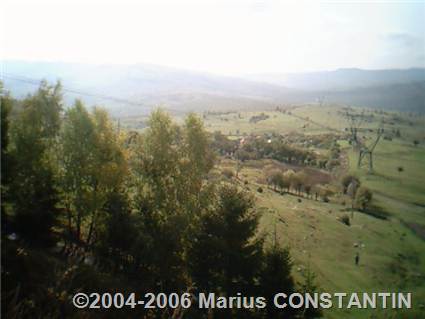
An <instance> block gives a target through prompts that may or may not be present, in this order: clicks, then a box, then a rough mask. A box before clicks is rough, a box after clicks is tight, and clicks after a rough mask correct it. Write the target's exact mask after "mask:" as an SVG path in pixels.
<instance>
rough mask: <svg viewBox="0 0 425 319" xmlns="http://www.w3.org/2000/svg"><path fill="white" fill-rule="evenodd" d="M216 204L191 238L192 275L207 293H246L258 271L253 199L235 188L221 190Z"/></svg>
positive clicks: (259, 252)
mask: <svg viewBox="0 0 425 319" xmlns="http://www.w3.org/2000/svg"><path fill="white" fill-rule="evenodd" d="M216 201H217V204H216V206H215V207H214V208H213V209H212V210H211V211H209V212H205V213H204V215H203V216H201V218H200V220H199V227H198V229H197V230H196V231H195V232H194V234H193V238H192V239H193V240H192V245H191V248H190V250H189V263H190V269H191V274H192V276H193V278H194V281H195V282H196V283H197V284H198V285H199V287H200V288H202V289H205V290H206V291H218V292H223V293H226V294H227V295H229V296H230V295H234V294H236V293H237V292H240V291H244V292H246V293H248V292H249V291H250V290H251V289H252V287H254V286H255V283H254V281H255V278H256V276H257V275H258V271H259V269H260V268H261V267H260V266H261V263H260V262H261V256H262V240H260V239H257V238H256V237H255V235H256V231H257V226H258V218H259V216H258V214H257V213H256V211H255V210H254V202H253V199H252V197H250V196H248V195H247V194H246V193H244V192H243V191H240V190H238V189H237V187H236V186H233V185H224V186H222V187H221V188H220V189H219V190H218V195H217V199H216Z"/></svg>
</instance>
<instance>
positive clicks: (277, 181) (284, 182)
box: [264, 168, 333, 201]
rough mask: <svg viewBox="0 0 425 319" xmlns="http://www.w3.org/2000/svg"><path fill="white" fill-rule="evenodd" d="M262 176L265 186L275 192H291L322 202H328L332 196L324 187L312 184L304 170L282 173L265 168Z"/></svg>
mask: <svg viewBox="0 0 425 319" xmlns="http://www.w3.org/2000/svg"><path fill="white" fill-rule="evenodd" d="M264 174H265V178H266V181H267V184H268V185H269V186H272V187H273V189H274V190H275V191H276V190H279V191H281V192H287V193H291V192H292V193H294V194H295V195H298V196H302V195H303V194H305V196H306V197H307V198H309V197H312V196H314V198H315V199H316V200H317V199H318V197H320V198H322V200H323V201H328V200H329V196H331V195H332V194H333V192H332V191H331V190H330V189H329V188H328V187H326V186H325V185H321V184H318V183H314V182H313V181H312V180H311V179H310V178H309V175H308V173H307V172H306V171H304V170H300V171H298V172H295V171H293V170H291V169H288V170H286V171H282V170H280V169H277V168H266V169H265V172H264Z"/></svg>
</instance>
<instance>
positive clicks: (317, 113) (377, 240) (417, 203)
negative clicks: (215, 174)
mask: <svg viewBox="0 0 425 319" xmlns="http://www.w3.org/2000/svg"><path fill="white" fill-rule="evenodd" d="M354 112H356V113H358V114H361V113H364V114H373V115H374V116H373V118H372V119H371V120H370V121H368V122H366V123H364V125H363V126H362V127H364V128H366V129H367V130H366V131H365V132H361V133H360V134H359V135H361V136H360V138H361V139H362V141H364V142H363V143H365V144H370V143H372V142H373V141H374V140H375V139H376V134H377V133H376V129H377V128H379V127H382V128H384V137H385V138H384V137H383V138H381V139H380V140H379V142H378V143H377V145H376V147H375V150H374V151H373V165H374V169H373V172H371V173H369V172H368V167H367V165H364V164H362V165H361V167H360V168H359V167H358V157H359V150H358V149H356V148H355V147H353V146H352V145H350V144H349V143H348V142H347V140H348V137H349V134H348V132H347V131H346V128H348V127H349V124H348V121H347V118H346V117H345V116H344V111H343V109H342V108H341V107H338V106H324V107H322V108H321V107H319V106H318V105H306V106H297V107H290V108H288V109H287V110H286V111H285V113H282V112H280V111H267V112H266V111H265V112H264V113H262V112H235V113H228V114H214V115H209V114H207V115H206V116H204V120H205V124H206V128H207V129H208V130H210V131H211V132H214V131H217V130H220V131H221V132H223V133H224V134H229V135H230V138H236V137H235V136H233V135H239V136H249V135H263V134H268V135H270V136H271V134H273V133H274V134H282V135H288V134H299V135H320V134H336V135H335V138H337V139H338V143H339V145H340V146H341V152H340V155H339V157H340V163H339V165H338V166H336V167H335V168H333V169H330V170H329V169H316V170H318V171H323V172H324V173H326V174H328V175H330V176H331V177H330V180H329V186H330V187H331V188H332V189H333V190H334V192H333V194H332V195H331V196H330V198H329V201H327V202H325V201H323V200H321V199H318V200H316V199H314V198H313V196H307V195H305V194H302V195H295V194H294V193H293V192H291V193H288V192H283V191H282V192H281V191H276V190H274V189H273V187H271V186H270V185H267V184H268V183H267V181H266V177H265V174H266V172H265V171H266V168H267V167H270V166H273V165H275V166H276V167H279V163H278V162H277V161H275V160H272V159H267V160H265V159H260V160H247V161H240V160H237V159H235V158H229V159H225V160H223V161H222V162H221V164H220V167H221V169H225V170H228V169H231V170H234V171H236V170H238V171H239V172H238V183H239V184H240V185H241V187H245V188H246V189H249V191H250V192H251V193H252V194H255V198H256V202H257V205H258V207H259V210H261V213H262V217H261V235H264V236H265V237H266V239H267V241H268V242H269V243H270V245H273V243H274V242H275V241H277V242H278V243H279V244H280V245H282V246H288V247H289V248H290V251H291V255H292V258H293V263H294V267H293V271H294V276H295V278H296V279H297V280H299V281H302V279H303V274H304V273H305V272H306V271H308V270H311V271H312V272H314V273H315V275H316V279H317V283H318V286H319V287H320V288H319V289H322V290H324V291H334V292H338V291H353V292H355V291H398V290H401V291H406V292H407V291H411V292H413V296H414V303H415V309H419V310H417V311H418V312H417V314H416V317H415V315H413V314H410V315H409V318H422V317H423V316H424V314H425V303H424V300H425V287H424V285H423V282H424V281H425V272H424V269H425V183H424V180H425V148H424V145H423V144H424V137H425V131H424V127H425V118H424V116H423V115H421V116H409V115H408V114H403V113H391V112H390V113H386V112H385V113H383V112H379V111H374V110H361V109H356V110H355V111H354ZM259 114H265V115H267V116H268V117H267V118H265V119H264V120H260V121H258V122H256V123H252V121H251V123H250V119H251V118H252V117H253V116H257V115H259ZM369 129H372V130H373V132H371V131H369ZM396 130H400V134H399V135H398V137H396V136H395V135H394V134H393V132H394V131H396ZM271 139H273V137H271ZM414 140H418V141H420V143H419V144H418V145H415V144H414V143H413V141H414ZM311 148H312V149H314V147H311ZM318 151H319V152H320V151H321V152H324V153H326V150H323V149H318ZM366 164H367V163H366ZM280 169H281V170H283V171H285V170H287V169H289V168H288V167H283V168H280ZM292 169H302V167H301V166H300V167H292ZM312 174H314V172H312ZM346 174H352V175H355V176H357V177H358V178H359V180H360V183H361V185H362V186H366V187H367V188H369V189H370V190H371V191H372V193H373V199H372V203H373V206H374V207H373V208H372V210H373V209H375V210H377V211H378V212H379V213H378V214H376V216H374V214H373V212H371V213H369V214H366V213H365V212H361V211H359V210H357V209H355V210H354V212H351V208H350V199H349V198H348V197H347V196H346V195H344V194H342V192H341V179H342V177H343V176H344V175H346ZM259 188H261V190H262V192H259ZM343 215H349V216H350V225H349V226H348V225H346V224H344V223H342V222H341V221H340V219H341V217H342V216H343ZM351 216H352V217H351ZM356 253H359V256H360V262H359V265H356V264H355V255H356ZM372 315H373V316H372ZM393 316H395V314H394V313H392V312H391V313H390V312H388V313H387V314H385V313H383V311H382V310H381V311H372V310H370V309H368V310H362V311H358V310H354V311H349V310H339V309H332V310H331V311H328V312H325V317H326V318H393ZM400 318H401V317H400Z"/></svg>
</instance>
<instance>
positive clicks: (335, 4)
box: [0, 0, 425, 74]
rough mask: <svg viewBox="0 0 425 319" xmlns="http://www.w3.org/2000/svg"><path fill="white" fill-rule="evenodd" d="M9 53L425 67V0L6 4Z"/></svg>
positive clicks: (183, 63)
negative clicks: (409, 0)
mask: <svg viewBox="0 0 425 319" xmlns="http://www.w3.org/2000/svg"><path fill="white" fill-rule="evenodd" d="M0 2H1V4H0V6H1V7H0V10H1V16H0V19H1V22H0V23H1V37H2V38H1V41H0V50H1V51H0V54H1V56H2V57H3V58H4V59H24V60H43V61H46V60H54V61H72V62H96V63H104V62H108V63H109V62H113V63H138V62H143V63H154V64H160V65H168V66H174V67H179V68H186V69H194V70H206V71H210V72H214V73H222V74H245V73H263V72H292V71H310V70H311V71H312V70H326V69H335V68H340V67H359V68H370V69H377V68H406V67H414V66H425V29H424V28H425V27H424V25H425V24H424V22H423V21H425V0H424V1H416V2H408V1H342V0H340V1H282V0H280V1H279V0H264V1H259V0H258V1H255V0H240V1H239V0H214V1H212V0H211V1H208V0H207V1H202V0H193V1H184V0H183V1H177V0H167V1H164V0H154V1H143V0H134V1H132V0H98V1H97V0H93V1H89V0H72V1H71V0H69V1H68V0H63V1H60V0H39V1H37V0H25V1H24V0H13V1H12V0H2V1H0Z"/></svg>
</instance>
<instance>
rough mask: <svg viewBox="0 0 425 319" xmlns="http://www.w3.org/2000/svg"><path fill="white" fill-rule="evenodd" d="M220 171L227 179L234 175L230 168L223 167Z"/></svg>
mask: <svg viewBox="0 0 425 319" xmlns="http://www.w3.org/2000/svg"><path fill="white" fill-rule="evenodd" d="M221 173H222V174H223V175H224V176H225V177H227V178H229V179H230V178H232V177H233V176H234V175H235V174H234V173H233V171H232V170H231V169H230V168H225V169H223V171H222V172H221Z"/></svg>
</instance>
